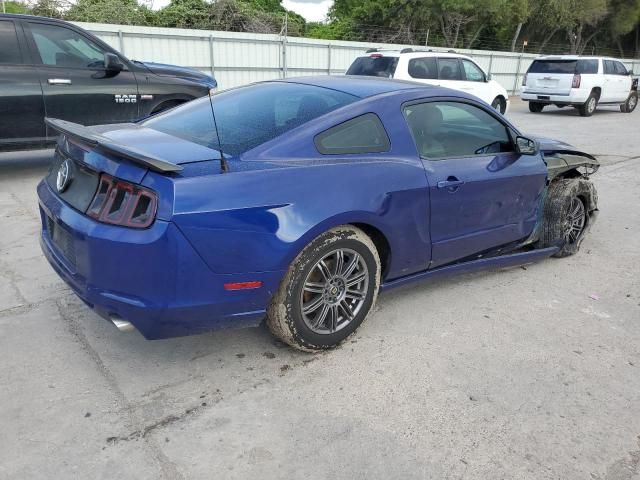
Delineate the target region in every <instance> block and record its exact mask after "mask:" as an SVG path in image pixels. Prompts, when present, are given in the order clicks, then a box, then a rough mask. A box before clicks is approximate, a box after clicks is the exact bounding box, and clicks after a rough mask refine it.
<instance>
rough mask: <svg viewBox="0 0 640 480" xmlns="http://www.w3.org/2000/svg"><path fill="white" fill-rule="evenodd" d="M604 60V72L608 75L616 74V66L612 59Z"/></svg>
mask: <svg viewBox="0 0 640 480" xmlns="http://www.w3.org/2000/svg"><path fill="white" fill-rule="evenodd" d="M603 61H604V73H606V74H607V75H615V74H616V67H615V66H614V65H613V62H612V61H611V60H603Z"/></svg>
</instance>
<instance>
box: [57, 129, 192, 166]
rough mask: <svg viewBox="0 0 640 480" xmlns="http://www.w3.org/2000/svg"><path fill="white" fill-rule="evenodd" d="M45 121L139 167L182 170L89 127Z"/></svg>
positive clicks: (66, 133) (60, 130) (64, 132)
mask: <svg viewBox="0 0 640 480" xmlns="http://www.w3.org/2000/svg"><path fill="white" fill-rule="evenodd" d="M44 121H45V123H46V124H47V125H48V126H50V127H51V128H53V129H54V130H56V131H58V132H60V133H62V134H64V135H67V136H69V137H72V138H77V139H78V140H81V141H82V142H84V143H87V144H88V145H90V146H91V147H93V148H95V149H97V150H102V151H103V152H105V153H110V154H112V155H117V156H119V157H122V158H126V159H127V160H130V161H132V162H134V163H137V164H138V165H142V166H144V167H147V168H149V169H151V170H155V171H156V172H161V173H167V172H179V171H181V170H182V167H181V166H180V165H176V164H175V163H171V162H167V161H166V160H162V159H161V158H158V157H155V156H150V155H148V154H146V153H142V152H140V151H138V150H136V149H135V148H132V147H129V146H127V145H122V144H120V143H117V142H114V141H113V140H111V139H109V138H107V137H103V136H102V135H100V134H98V133H96V132H93V131H92V130H91V129H90V128H89V127H85V126H84V125H79V124H77V123H73V122H67V121H66V120H60V119H57V118H48V117H45V119H44Z"/></svg>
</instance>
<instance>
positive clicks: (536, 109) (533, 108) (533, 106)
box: [529, 102, 544, 113]
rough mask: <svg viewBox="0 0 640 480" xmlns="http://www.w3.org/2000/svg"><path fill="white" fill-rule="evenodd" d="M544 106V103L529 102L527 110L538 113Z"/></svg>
mask: <svg viewBox="0 0 640 480" xmlns="http://www.w3.org/2000/svg"><path fill="white" fill-rule="evenodd" d="M543 108H544V103H540V102H529V111H530V112H532V113H540V112H541V111H542V109H543Z"/></svg>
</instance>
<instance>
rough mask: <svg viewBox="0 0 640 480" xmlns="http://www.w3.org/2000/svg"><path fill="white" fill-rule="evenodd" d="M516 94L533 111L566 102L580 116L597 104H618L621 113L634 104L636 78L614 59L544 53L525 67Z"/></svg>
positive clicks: (626, 111) (590, 113)
mask: <svg viewBox="0 0 640 480" xmlns="http://www.w3.org/2000/svg"><path fill="white" fill-rule="evenodd" d="M520 97H521V98H522V100H525V101H527V102H529V110H530V111H531V112H534V113H539V112H541V111H542V109H543V108H544V107H545V106H547V105H555V106H556V107H564V106H567V105H570V106H573V107H575V108H576V109H577V110H578V111H579V112H580V115H582V116H583V117H589V116H591V115H593V112H594V111H595V110H596V107H597V106H598V105H620V111H621V112H625V113H631V112H632V111H633V110H634V109H635V108H636V105H637V104H638V80H637V79H635V80H634V79H633V72H630V71H628V70H627V68H626V67H625V65H624V64H623V63H622V62H621V61H620V60H616V59H614V58H604V57H581V56H575V55H573V56H570V55H561V56H546V57H540V58H537V59H535V60H534V61H533V63H532V64H531V66H530V67H529V70H528V71H527V73H526V75H525V76H524V79H523V81H522V93H521V94H520Z"/></svg>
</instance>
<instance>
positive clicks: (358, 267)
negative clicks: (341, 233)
mask: <svg viewBox="0 0 640 480" xmlns="http://www.w3.org/2000/svg"><path fill="white" fill-rule="evenodd" d="M369 283H370V282H369V269H368V267H367V264H366V262H365V261H364V258H362V256H361V255H360V254H359V253H357V252H355V251H354V250H351V249H348V248H341V249H337V250H334V251H332V252H330V253H328V254H327V255H325V256H323V257H322V258H321V259H320V260H319V261H318V262H317V263H316V264H315V265H314V266H313V268H311V270H310V271H309V273H308V274H307V277H306V279H305V281H304V284H303V287H302V292H301V301H300V305H301V310H302V318H303V320H304V322H305V324H306V326H307V327H309V329H311V330H312V331H313V332H314V333H318V334H322V335H326V334H331V333H335V332H337V331H338V330H341V329H343V328H344V327H346V326H347V325H349V324H350V323H351V322H352V321H353V320H354V318H355V317H356V315H358V313H359V312H360V310H361V309H362V306H363V305H364V303H365V299H366V296H367V292H368V288H369Z"/></svg>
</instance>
